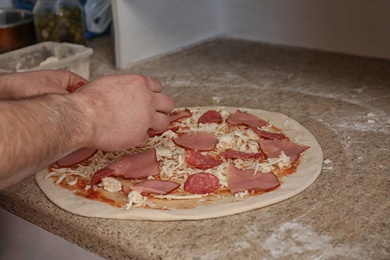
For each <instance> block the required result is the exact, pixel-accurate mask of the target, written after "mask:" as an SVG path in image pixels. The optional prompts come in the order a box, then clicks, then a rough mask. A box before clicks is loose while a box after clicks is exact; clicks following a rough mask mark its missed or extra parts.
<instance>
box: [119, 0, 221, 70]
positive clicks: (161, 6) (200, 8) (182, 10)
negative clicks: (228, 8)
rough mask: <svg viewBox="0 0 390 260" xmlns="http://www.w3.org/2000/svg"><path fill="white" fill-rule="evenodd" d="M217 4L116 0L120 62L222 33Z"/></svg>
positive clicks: (212, 1)
mask: <svg viewBox="0 0 390 260" xmlns="http://www.w3.org/2000/svg"><path fill="white" fill-rule="evenodd" d="M217 5H218V1H215V0H157V1H155V0H112V10H113V16H114V33H115V49H116V64H117V66H118V67H121V68H123V67H126V66H127V65H129V64H131V63H134V62H137V61H139V60H142V59H145V58H148V57H153V56H155V55H158V54H161V53H167V52H170V51H173V50H176V49H179V48H181V47H184V46H188V45H191V44H194V43H196V42H199V41H203V40H205V39H208V38H210V37H213V36H215V35H218V34H219V33H220V31H221V25H220V21H221V19H220V18H219V17H217V16H216V14H215V11H216V10H217Z"/></svg>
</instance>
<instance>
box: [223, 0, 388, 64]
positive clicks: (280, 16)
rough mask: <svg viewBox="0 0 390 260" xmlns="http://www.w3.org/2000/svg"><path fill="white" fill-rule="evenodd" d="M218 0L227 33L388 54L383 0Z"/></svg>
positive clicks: (311, 46) (385, 12)
mask: <svg viewBox="0 0 390 260" xmlns="http://www.w3.org/2000/svg"><path fill="white" fill-rule="evenodd" d="M222 1H223V2H224V3H225V4H224V12H223V18H222V19H223V23H224V24H225V30H226V34H227V35H228V36H231V37H235V38H242V39H248V40H255V41H261V42H268V43H276V44H284V45H292V46H299V47H308V48H313V49H321V50H328V51H336V52H342V53H348V54H356V55H362V56H370V57H380V58H390V1H389V0H370V1H367V0H353V1H349V0H240V1H235V0H222ZM232 18H237V19H232Z"/></svg>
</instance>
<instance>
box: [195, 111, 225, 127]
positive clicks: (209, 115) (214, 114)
mask: <svg viewBox="0 0 390 260" xmlns="http://www.w3.org/2000/svg"><path fill="white" fill-rule="evenodd" d="M222 121H223V119H222V115H221V113H219V112H218V111H216V110H208V111H207V112H205V113H204V114H203V115H201V116H200V117H199V119H198V123H199V124H207V123H217V124H220V123H222Z"/></svg>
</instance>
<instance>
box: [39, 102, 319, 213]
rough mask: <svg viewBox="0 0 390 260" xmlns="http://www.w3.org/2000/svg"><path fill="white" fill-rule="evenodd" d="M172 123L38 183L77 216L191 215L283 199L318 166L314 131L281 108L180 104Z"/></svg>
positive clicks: (55, 168)
mask: <svg viewBox="0 0 390 260" xmlns="http://www.w3.org/2000/svg"><path fill="white" fill-rule="evenodd" d="M170 121H171V122H170V125H169V127H168V128H167V129H166V130H165V131H161V132H152V131H150V132H149V137H150V138H149V141H148V143H147V144H146V145H145V146H143V147H137V148H133V149H129V150H126V151H117V152H104V151H98V152H97V153H96V154H95V155H93V156H92V157H91V158H89V159H87V160H85V161H82V162H77V163H75V164H71V165H61V167H60V166H59V165H58V163H57V164H53V165H52V166H51V167H50V168H49V169H48V170H44V171H41V172H40V173H38V174H37V175H36V181H37V183H38V185H39V187H40V188H41V189H42V191H43V192H44V193H45V194H46V196H47V197H48V198H49V199H50V200H51V201H52V202H54V203H55V204H56V205H58V206H59V207H61V208H63V209H65V210H67V211H69V212H72V213H74V214H78V215H82V216H87V217H103V218H116V219H147V220H155V221H164V220H184V219H195V220H196V219H206V218H215V217H221V216H227V215H232V214H237V213H241V212H245V211H249V210H253V209H257V208H261V207H265V206H268V205H271V204H274V203H277V202H280V201H283V200H286V199H288V198H291V197H293V196H295V195H296V194H298V193H300V192H302V191H303V190H305V189H306V188H308V187H309V186H310V185H311V184H312V183H313V182H314V181H315V180H316V178H317V177H318V176H319V174H320V172H321V168H322V164H323V156H322V150H321V147H320V146H319V144H318V142H317V141H316V139H315V137H314V136H313V135H312V134H311V133H310V132H309V131H308V130H307V129H306V128H304V127H303V126H301V125H300V124H299V123H298V122H296V121H295V120H294V119H292V118H290V117H288V116H286V115H284V114H280V113H275V112H269V111H264V110H260V109H249V108H242V107H188V108H185V107H183V108H177V109H176V110H175V111H174V112H172V113H171V115H170ZM62 161H64V160H62Z"/></svg>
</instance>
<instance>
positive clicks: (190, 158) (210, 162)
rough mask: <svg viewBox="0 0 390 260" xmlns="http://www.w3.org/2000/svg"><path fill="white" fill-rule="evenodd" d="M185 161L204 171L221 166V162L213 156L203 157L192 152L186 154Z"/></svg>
mask: <svg viewBox="0 0 390 260" xmlns="http://www.w3.org/2000/svg"><path fill="white" fill-rule="evenodd" d="M185 160H186V162H187V163H188V164H189V165H191V166H192V167H195V168H198V169H202V170H205V169H210V168H213V167H215V166H218V165H220V164H221V161H219V160H217V159H215V158H214V157H212V156H211V155H203V154H201V153H199V152H196V151H192V150H189V151H187V152H186V155H185Z"/></svg>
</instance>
